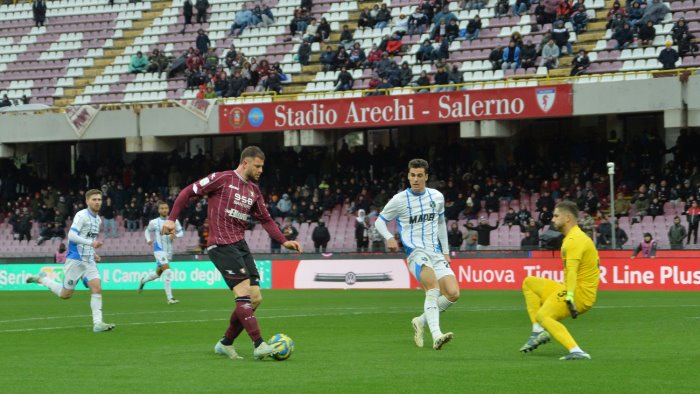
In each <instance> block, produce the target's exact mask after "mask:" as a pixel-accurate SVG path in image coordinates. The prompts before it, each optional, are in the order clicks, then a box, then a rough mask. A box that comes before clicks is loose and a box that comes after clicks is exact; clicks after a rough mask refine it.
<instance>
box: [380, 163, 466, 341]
mask: <svg viewBox="0 0 700 394" xmlns="http://www.w3.org/2000/svg"><path fill="white" fill-rule="evenodd" d="M408 181H409V183H410V185H411V187H409V188H408V189H406V190H404V191H402V192H400V193H398V194H396V195H395V196H394V197H392V199H391V200H390V201H389V202H388V203H387V204H386V206H385V207H384V210H382V212H381V213H380V214H379V219H377V221H376V222H375V226H376V228H377V230H379V233H380V234H381V235H382V236H383V237H384V239H386V241H387V247H388V248H389V250H392V251H395V250H398V243H397V242H396V239H394V237H393V235H392V234H391V232H389V230H388V229H387V226H386V222H389V221H391V220H394V219H396V220H397V222H398V225H399V233H400V235H401V242H402V243H403V245H404V247H405V249H406V254H407V255H408V267H409V269H410V271H411V274H413V276H415V278H416V279H417V280H418V281H419V282H420V284H421V286H423V288H424V289H425V303H424V305H423V314H422V315H421V316H418V317H416V318H414V319H413V320H412V324H413V329H414V340H415V342H416V346H418V347H423V330H424V327H425V326H426V325H427V326H428V328H429V329H430V333H431V334H432V336H433V349H435V350H440V349H441V348H442V346H443V345H445V344H446V343H447V342H449V341H450V340H451V339H452V337H453V336H454V334H453V333H451V332H447V333H443V332H442V331H441V330H440V312H444V311H445V310H446V309H447V308H449V307H450V306H451V305H452V304H454V303H455V302H457V300H458V299H459V284H458V283H457V279H456V278H455V274H454V272H452V268H450V255H449V250H450V249H449V245H448V243H447V225H446V223H445V198H444V197H443V195H442V193H440V192H439V191H437V190H435V189H430V188H428V187H426V186H425V184H426V182H427V181H428V162H427V161H425V160H423V159H413V160H411V161H410V162H409V163H408ZM380 219H381V220H380Z"/></svg>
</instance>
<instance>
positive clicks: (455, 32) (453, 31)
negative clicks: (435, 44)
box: [444, 19, 459, 43]
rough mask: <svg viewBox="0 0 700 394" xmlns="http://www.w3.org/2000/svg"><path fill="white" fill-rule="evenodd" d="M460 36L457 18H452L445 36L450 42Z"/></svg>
mask: <svg viewBox="0 0 700 394" xmlns="http://www.w3.org/2000/svg"><path fill="white" fill-rule="evenodd" d="M457 37H459V25H458V24H457V19H451V20H450V21H449V22H448V23H447V28H446V32H445V36H444V38H445V39H447V42H448V43H451V42H452V41H454V40H455V39H457Z"/></svg>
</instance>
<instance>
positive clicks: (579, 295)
mask: <svg viewBox="0 0 700 394" xmlns="http://www.w3.org/2000/svg"><path fill="white" fill-rule="evenodd" d="M561 258H562V260H563V261H564V286H565V287H566V291H568V292H571V291H574V297H575V298H576V299H579V300H581V301H584V300H585V301H588V302H590V303H591V304H592V303H593V302H595V299H596V292H597V291H598V283H599V282H600V267H599V261H600V258H599V257H598V250H596V248H595V245H594V244H593V240H592V239H591V238H590V237H589V236H588V235H586V233H584V232H583V231H581V228H580V227H579V226H574V227H573V228H572V229H571V230H570V231H569V233H568V234H566V236H565V237H564V242H563V243H562V245H561Z"/></svg>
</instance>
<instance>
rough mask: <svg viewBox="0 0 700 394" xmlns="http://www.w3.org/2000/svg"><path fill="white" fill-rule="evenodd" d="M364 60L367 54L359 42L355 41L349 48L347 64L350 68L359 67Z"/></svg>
mask: <svg viewBox="0 0 700 394" xmlns="http://www.w3.org/2000/svg"><path fill="white" fill-rule="evenodd" d="M366 60H367V56H365V51H364V49H362V48H361V47H360V43H359V42H356V43H355V44H354V45H353V47H352V50H350V54H349V56H348V65H349V66H350V67H352V68H360V67H362V65H363V64H364V63H365V61H366Z"/></svg>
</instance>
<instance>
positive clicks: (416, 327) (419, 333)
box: [411, 316, 423, 347]
mask: <svg viewBox="0 0 700 394" xmlns="http://www.w3.org/2000/svg"><path fill="white" fill-rule="evenodd" d="M411 324H412V325H413V340H414V341H416V346H418V347H423V319H421V318H420V316H418V317H414V318H413V320H411Z"/></svg>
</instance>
